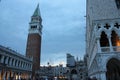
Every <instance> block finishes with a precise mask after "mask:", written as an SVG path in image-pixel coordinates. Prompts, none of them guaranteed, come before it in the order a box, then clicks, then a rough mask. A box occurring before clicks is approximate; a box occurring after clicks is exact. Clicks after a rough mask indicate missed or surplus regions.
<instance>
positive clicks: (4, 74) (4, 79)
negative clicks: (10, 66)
mask: <svg viewBox="0 0 120 80" xmlns="http://www.w3.org/2000/svg"><path fill="white" fill-rule="evenodd" d="M3 80H6V71H4V73H3Z"/></svg>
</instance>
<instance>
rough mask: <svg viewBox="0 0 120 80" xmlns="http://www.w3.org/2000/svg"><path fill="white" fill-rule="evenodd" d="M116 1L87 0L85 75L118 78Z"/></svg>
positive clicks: (118, 12)
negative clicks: (86, 70) (86, 68)
mask: <svg viewBox="0 0 120 80" xmlns="http://www.w3.org/2000/svg"><path fill="white" fill-rule="evenodd" d="M119 3H120V1H119V0H87V14H86V21H87V22H86V55H87V65H88V75H89V77H96V78H97V79H98V80H120V73H119V71H120V9H119V6H120V4H119Z"/></svg>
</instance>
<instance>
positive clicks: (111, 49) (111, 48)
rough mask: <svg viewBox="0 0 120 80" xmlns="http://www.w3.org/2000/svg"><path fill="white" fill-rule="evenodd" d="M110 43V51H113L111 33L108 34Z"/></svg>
mask: <svg viewBox="0 0 120 80" xmlns="http://www.w3.org/2000/svg"><path fill="white" fill-rule="evenodd" d="M108 40H109V45H110V52H113V47H112V42H111V35H109V36H108Z"/></svg>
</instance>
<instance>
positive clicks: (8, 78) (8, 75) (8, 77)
mask: <svg viewBox="0 0 120 80" xmlns="http://www.w3.org/2000/svg"><path fill="white" fill-rule="evenodd" d="M7 80H10V72H7Z"/></svg>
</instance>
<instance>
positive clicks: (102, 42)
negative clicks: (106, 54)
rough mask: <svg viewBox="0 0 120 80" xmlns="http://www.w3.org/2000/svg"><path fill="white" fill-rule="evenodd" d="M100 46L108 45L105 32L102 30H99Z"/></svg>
mask: <svg viewBox="0 0 120 80" xmlns="http://www.w3.org/2000/svg"><path fill="white" fill-rule="evenodd" d="M100 46H101V47H107V46H109V41H108V38H107V35H106V33H105V32H104V31H102V32H101V37H100Z"/></svg>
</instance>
